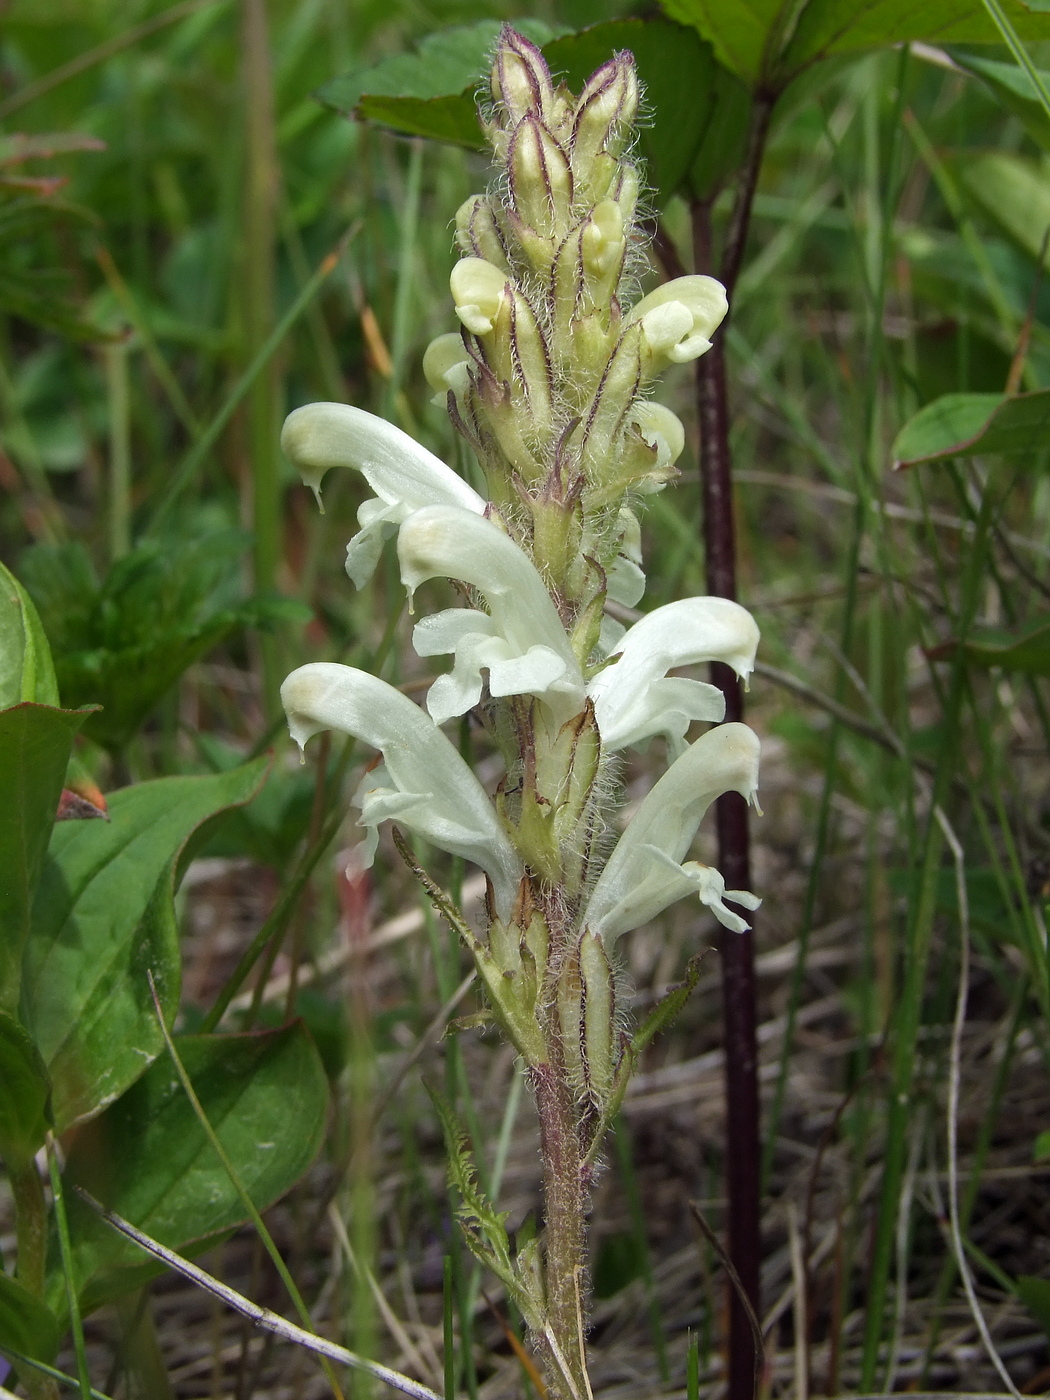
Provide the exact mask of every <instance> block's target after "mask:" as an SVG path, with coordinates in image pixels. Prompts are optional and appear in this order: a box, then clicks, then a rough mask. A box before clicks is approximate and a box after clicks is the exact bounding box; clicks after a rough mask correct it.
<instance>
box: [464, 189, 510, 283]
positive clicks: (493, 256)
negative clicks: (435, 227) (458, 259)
mask: <svg viewBox="0 0 1050 1400" xmlns="http://www.w3.org/2000/svg"><path fill="white" fill-rule="evenodd" d="M456 242H457V244H458V245H459V247H460V249H461V250H462V251H463V252H464V253H466V254H468V255H471V254H472V255H473V256H474V257H476V258H483V259H484V260H485V261H486V262H490V263H492V264H493V265H494V266H495V267H498V268H502V269H503V270H504V271H509V270H510V263H509V261H508V259H507V249H506V246H505V245H504V242H503V235H502V233H501V232H500V227H499V224H498V223H497V222H496V216H495V214H494V213H493V210H492V205H491V204H490V202H489V200H488V197H487V196H486V195H483V194H475V195H471V197H470V199H468V200H466V201H465V203H463V204H461V205H460V207H459V209H458V210H457V211H456Z"/></svg>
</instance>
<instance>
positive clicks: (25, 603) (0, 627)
mask: <svg viewBox="0 0 1050 1400" xmlns="http://www.w3.org/2000/svg"><path fill="white" fill-rule="evenodd" d="M23 700H32V701H34V702H35V703H36V704H38V705H51V706H53V707H55V708H57V707H58V703H59V700H58V682H57V681H56V680H55V667H54V663H53V662H52V660H51V648H50V647H49V646H48V644H47V637H46V635H45V634H44V628H43V624H42V623H41V621H40V615H39V613H38V612H37V610H36V607H35V606H34V604H33V600H32V598H30V596H29V594H28V593H27V592H26V591H25V589H24V588H23V587H22V585H21V584H20V583H19V581H18V580H17V579H16V578H15V576H14V574H13V573H11V571H10V570H9V569H5V568H4V566H3V564H0V710H6V709H7V708H8V707H9V706H10V705H17V704H19V703H20V702H21V701H23Z"/></svg>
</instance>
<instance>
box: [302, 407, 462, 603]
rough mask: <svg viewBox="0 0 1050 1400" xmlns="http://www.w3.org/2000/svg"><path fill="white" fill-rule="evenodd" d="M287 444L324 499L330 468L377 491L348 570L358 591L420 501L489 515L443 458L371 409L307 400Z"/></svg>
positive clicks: (351, 547)
mask: <svg viewBox="0 0 1050 1400" xmlns="http://www.w3.org/2000/svg"><path fill="white" fill-rule="evenodd" d="M281 447H282V449H283V450H284V452H285V455H286V456H287V457H288V458H289V460H290V461H291V462H292V463H293V464H294V465H295V467H296V469H297V471H298V472H299V474H300V475H301V476H302V478H303V481H304V482H305V483H306V484H307V486H309V487H310V489H311V490H312V491H313V493H314V495H315V496H316V497H317V502H318V505H320V503H321V479H322V477H323V476H324V474H325V472H326V471H327V470H328V469H329V467H354V468H355V469H356V470H357V471H359V472H361V473H362V475H363V476H364V478H365V480H366V481H367V482H368V484H369V486H371V488H372V490H373V491H374V492H375V493H376V499H375V500H371V501H365V502H364V503H363V505H362V506H361V508H360V509H359V510H358V512H357V519H358V521H359V523H360V525H361V529H360V530H359V531H358V533H357V534H356V535H355V536H354V537H353V539H352V540H351V541H350V543H349V544H348V545H347V547H346V572H347V573H348V574H349V575H350V577H351V579H352V580H353V581H354V583H355V584H356V585H357V587H358V588H362V587H364V585H365V584H366V583H367V582H368V580H369V579H370V578H371V577H372V574H373V573H374V572H375V567H376V564H377V562H378V560H379V552H380V550H381V549H382V547H383V540H384V538H385V537H386V536H387V535H389V534H392V533H393V531H394V530H396V529H397V527H398V525H400V524H401V522H402V521H403V520H404V519H405V518H406V516H408V515H410V514H411V512H412V511H414V510H418V509H419V508H420V507H421V506H429V505H439V504H440V505H454V506H458V507H459V508H460V510H467V511H472V512H474V513H475V514H477V515H482V514H484V511H485V501H484V500H483V498H482V497H481V496H479V495H478V493H477V492H476V491H475V490H473V488H472V487H470V486H468V485H467V483H466V482H465V481H464V480H463V478H462V477H459V476H457V475H456V473H455V472H454V471H453V470H452V469H451V467H447V466H446V465H445V463H444V462H442V461H441V459H440V458H439V457H435V456H434V454H433V453H432V452H428V451H427V449H426V448H425V447H421V446H420V444H419V443H418V442H416V441H415V439H414V438H410V437H409V435H408V434H407V433H403V432H402V431H401V429H400V428H395V427H394V425H393V424H392V423H387V422H386V421H385V420H384V419H382V418H377V417H376V416H375V415H374V414H372V413H366V412H365V411H364V409H361V408H354V407H352V405H350V404H345V403H308V404H305V405H304V406H303V407H302V408H297V409H295V411H294V412H292V413H290V414H289V415H288V417H287V418H286V419H285V423H284V428H283V429H282V431H281Z"/></svg>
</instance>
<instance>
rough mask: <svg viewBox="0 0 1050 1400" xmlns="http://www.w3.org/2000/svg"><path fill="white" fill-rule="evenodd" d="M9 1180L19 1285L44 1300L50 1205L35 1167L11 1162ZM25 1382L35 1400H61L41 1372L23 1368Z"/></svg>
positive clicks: (30, 1163) (31, 1162) (30, 1164)
mask: <svg viewBox="0 0 1050 1400" xmlns="http://www.w3.org/2000/svg"><path fill="white" fill-rule="evenodd" d="M7 1175H8V1180H9V1181H10V1183H11V1194H12V1195H13V1196H14V1200H15V1232H16V1245H17V1249H18V1281H19V1283H20V1284H21V1285H22V1287H23V1288H25V1289H27V1290H28V1292H30V1293H32V1294H33V1296H34V1297H35V1298H43V1296H44V1274H45V1266H46V1263H47V1201H46V1200H45V1199H44V1184H43V1182H42V1181H41V1180H40V1173H39V1172H38V1171H37V1169H36V1163H35V1162H34V1161H33V1159H32V1158H30V1159H29V1160H28V1161H26V1162H9V1163H8V1167H7ZM22 1379H23V1381H24V1383H25V1386H26V1389H27V1390H28V1391H29V1393H30V1395H31V1396H32V1400H58V1387H57V1386H56V1385H55V1382H54V1381H53V1380H52V1379H51V1378H50V1377H49V1376H45V1375H43V1374H42V1373H41V1372H39V1371H32V1370H29V1369H28V1368H23V1374H22Z"/></svg>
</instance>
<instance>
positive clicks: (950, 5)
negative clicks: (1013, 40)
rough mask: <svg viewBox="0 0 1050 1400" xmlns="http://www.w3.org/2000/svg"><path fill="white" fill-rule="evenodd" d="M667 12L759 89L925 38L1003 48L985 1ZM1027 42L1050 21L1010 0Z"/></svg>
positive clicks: (827, 1) (716, 5) (770, 0)
mask: <svg viewBox="0 0 1050 1400" xmlns="http://www.w3.org/2000/svg"><path fill="white" fill-rule="evenodd" d="M661 3H662V7H663V9H664V11H665V13H666V14H668V15H670V17H671V18H672V19H676V20H678V21H679V23H681V24H689V25H692V26H693V27H694V28H695V29H697V30H698V32H699V33H700V34H701V35H702V36H703V38H705V39H707V40H709V41H710V42H711V43H712V44H713V45H714V49H715V55H716V57H717V58H718V61H719V62H720V63H721V64H722V65H723V66H724V67H726V68H728V69H729V70H730V72H732V73H735V74H737V76H738V77H740V78H742V79H743V80H744V81H745V82H747V83H748V84H750V85H751V86H753V87H759V86H762V87H766V88H768V89H770V90H772V91H774V92H777V91H782V90H783V89H784V88H785V87H786V86H787V84H788V83H789V82H791V80H792V79H793V78H795V77H797V76H798V74H800V73H801V72H802V71H803V70H804V69H806V68H808V67H809V66H810V65H812V64H813V63H816V62H819V61H820V60H822V59H827V58H834V57H836V56H837V55H840V54H853V53H862V52H864V50H866V49H875V48H884V47H886V46H887V45H889V44H906V43H912V42H914V41H916V40H922V41H925V42H927V43H934V44H941V45H943V44H995V43H999V42H1000V35H999V31H998V29H997V28H996V27H995V25H994V24H993V22H992V20H991V19H990V18H989V17H988V14H987V11H986V10H985V8H984V5H983V4H982V3H981V0H923V3H922V4H920V5H917V4H914V3H913V0H870V2H869V3H867V4H863V5H858V4H857V0H802V3H801V4H799V3H798V0H749V3H748V4H746V5H743V4H740V3H739V0H661ZM1004 8H1005V10H1006V11H1007V14H1008V15H1009V17H1010V19H1011V20H1012V22H1013V24H1014V27H1015V28H1016V29H1017V31H1018V33H1019V34H1020V35H1021V37H1022V38H1024V39H1045V38H1047V37H1050V20H1048V19H1047V18H1044V17H1043V16H1042V15H1041V14H1033V13H1031V11H1030V9H1025V8H1023V7H1022V6H1021V5H1020V4H1019V3H1018V0H1004Z"/></svg>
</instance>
